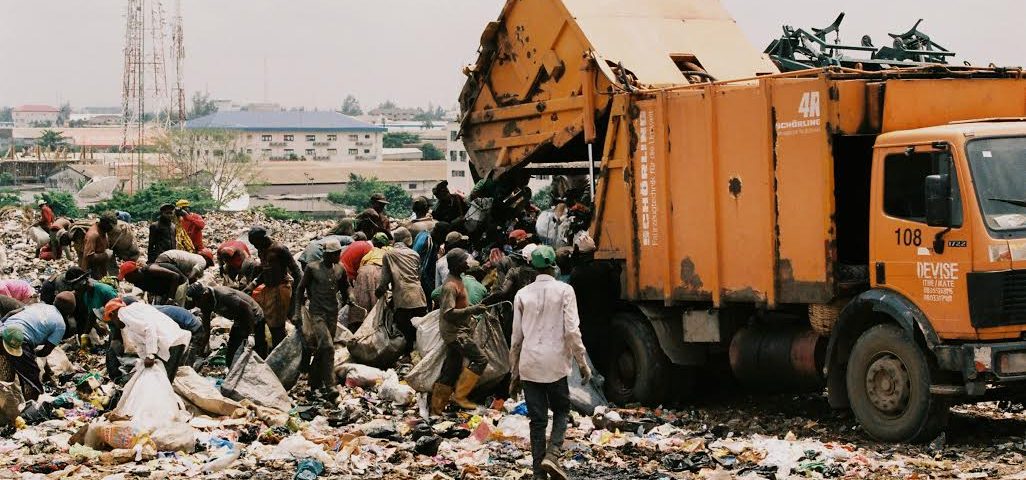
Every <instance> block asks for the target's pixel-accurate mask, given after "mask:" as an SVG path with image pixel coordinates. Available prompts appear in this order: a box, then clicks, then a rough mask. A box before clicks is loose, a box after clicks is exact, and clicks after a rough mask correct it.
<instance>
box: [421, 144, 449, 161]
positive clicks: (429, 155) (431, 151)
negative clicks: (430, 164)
mask: <svg viewBox="0 0 1026 480" xmlns="http://www.w3.org/2000/svg"><path fill="white" fill-rule="evenodd" d="M420 151H421V152H422V153H423V154H424V160H445V152H443V151H441V150H439V149H438V147H436V146H435V145H434V144H433V143H425V144H424V145H421V147H420Z"/></svg>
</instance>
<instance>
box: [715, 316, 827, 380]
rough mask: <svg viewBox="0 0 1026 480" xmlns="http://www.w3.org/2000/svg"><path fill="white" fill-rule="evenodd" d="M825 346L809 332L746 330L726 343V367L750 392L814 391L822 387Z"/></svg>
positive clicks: (822, 340)
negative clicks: (728, 358)
mask: <svg viewBox="0 0 1026 480" xmlns="http://www.w3.org/2000/svg"><path fill="white" fill-rule="evenodd" d="M826 346H827V340H826V338H824V337H820V336H819V335H817V334H816V333H815V332H813V331H812V330H810V329H802V328H797V327H792V328H787V327H774V328H770V327H768V326H758V327H747V328H744V329H742V330H739V331H738V332H737V334H735V335H734V338H733V339H731V341H730V368H731V370H732V371H733V372H734V376H735V377H736V378H737V379H738V381H739V382H740V383H741V384H742V385H744V386H745V387H747V388H750V389H753V390H758V391H766V392H783V391H815V390H818V389H821V388H823V385H824V382H823V375H822V371H823V361H824V358H825V356H826Z"/></svg>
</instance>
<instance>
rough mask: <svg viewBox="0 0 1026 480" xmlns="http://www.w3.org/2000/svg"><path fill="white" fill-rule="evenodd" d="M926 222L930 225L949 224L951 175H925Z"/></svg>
mask: <svg viewBox="0 0 1026 480" xmlns="http://www.w3.org/2000/svg"><path fill="white" fill-rule="evenodd" d="M925 190H926V224H927V225H929V226H931V227H950V226H951V176H950V175H928V176H927V177H926V188H925Z"/></svg>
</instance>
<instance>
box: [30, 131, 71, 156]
mask: <svg viewBox="0 0 1026 480" xmlns="http://www.w3.org/2000/svg"><path fill="white" fill-rule="evenodd" d="M67 144H68V141H67V139H66V138H64V134H63V133H61V132H58V131H56V130H50V129H46V130H43V134H42V135H40V136H39V139H38V140H36V145H39V146H40V147H41V148H44V149H46V150H48V151H51V152H52V151H54V150H57V148H59V147H63V146H65V145H67Z"/></svg>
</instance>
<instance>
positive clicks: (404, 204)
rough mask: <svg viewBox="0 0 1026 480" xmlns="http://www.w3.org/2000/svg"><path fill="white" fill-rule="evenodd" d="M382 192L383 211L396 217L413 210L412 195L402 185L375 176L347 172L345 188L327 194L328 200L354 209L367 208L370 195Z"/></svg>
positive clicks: (401, 216) (405, 214)
mask: <svg viewBox="0 0 1026 480" xmlns="http://www.w3.org/2000/svg"><path fill="white" fill-rule="evenodd" d="M375 193H382V194H384V195H385V199H386V200H388V206H387V207H385V211H386V212H388V214H389V215H391V216H392V217H396V218H404V217H408V216H409V215H410V213H411V212H412V211H413V210H412V206H413V197H411V196H410V194H409V193H407V192H406V190H403V187H400V186H399V185H393V184H388V183H385V182H382V181H381V180H378V179H377V178H375V177H370V178H365V177H362V176H360V175H356V174H353V173H351V174H349V182H348V183H346V189H345V190H343V191H341V192H332V193H329V194H328V201H330V202H332V203H336V204H339V205H343V206H346V207H350V208H353V209H356V210H362V209H364V208H367V205H368V204H369V202H370V197H371V195H373V194H375Z"/></svg>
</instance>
